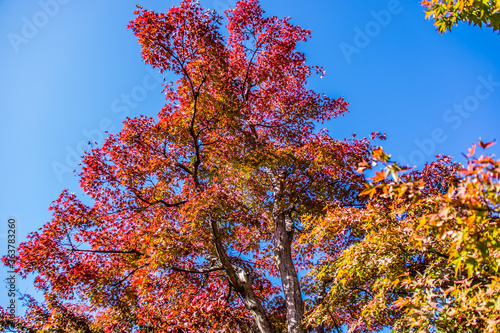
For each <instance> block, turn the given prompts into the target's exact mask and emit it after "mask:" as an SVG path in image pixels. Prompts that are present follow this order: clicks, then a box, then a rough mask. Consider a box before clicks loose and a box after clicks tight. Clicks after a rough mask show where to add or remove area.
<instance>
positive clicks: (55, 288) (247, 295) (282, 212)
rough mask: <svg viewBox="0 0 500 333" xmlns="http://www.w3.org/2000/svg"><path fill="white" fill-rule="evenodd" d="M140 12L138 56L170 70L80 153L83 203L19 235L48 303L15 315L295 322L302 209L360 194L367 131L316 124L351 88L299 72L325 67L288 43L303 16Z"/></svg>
mask: <svg viewBox="0 0 500 333" xmlns="http://www.w3.org/2000/svg"><path fill="white" fill-rule="evenodd" d="M136 15H137V17H136V19H135V20H133V21H132V22H131V23H130V25H129V27H130V28H131V29H132V30H133V32H134V34H135V36H137V38H138V40H139V43H140V44H141V46H142V55H143V59H144V61H145V62H146V63H148V64H150V65H151V66H153V67H154V68H156V69H157V70H159V71H160V72H161V73H164V72H167V71H168V72H172V73H174V74H175V75H177V77H178V80H177V81H176V82H172V83H169V84H166V85H165V90H164V92H165V95H166V104H165V106H164V107H163V108H162V109H161V110H160V111H159V113H158V116H157V118H155V119H153V118H149V117H138V118H135V119H127V120H126V121H125V126H124V128H123V130H122V131H121V132H120V133H118V134H116V135H112V136H110V137H109V138H108V139H107V140H106V142H105V143H104V145H103V146H102V147H100V148H95V149H92V150H91V151H89V152H88V153H86V155H85V157H84V160H83V169H82V172H81V173H80V177H81V187H82V188H83V190H84V191H85V193H86V194H88V195H89V196H90V199H91V203H90V204H84V202H82V201H80V200H79V199H78V198H77V197H76V196H75V195H74V194H71V193H69V192H68V191H64V192H63V193H62V194H61V195H60V197H59V198H58V199H57V200H56V201H55V202H54V203H53V204H52V206H51V207H50V209H51V210H52V211H53V218H52V220H51V221H50V222H48V223H47V224H45V226H44V227H43V228H42V230H41V231H40V232H35V233H32V234H30V236H29V241H27V242H24V243H22V244H21V245H20V248H19V256H18V257H17V258H15V260H14V261H13V262H10V264H14V265H15V266H16V267H17V271H18V272H20V273H21V274H23V275H24V276H26V275H27V274H29V273H33V272H35V273H36V274H37V277H36V279H35V283H36V286H37V287H38V288H40V289H42V290H44V291H45V293H46V295H47V297H48V299H50V300H52V301H51V302H50V304H51V305H50V307H49V308H52V309H55V310H54V311H45V310H43V309H45V308H43V307H42V308H40V307H37V306H34V309H35V310H36V309H38V310H37V311H32V312H30V313H32V314H33V313H35V314H38V315H32V316H31V317H28V318H25V320H24V321H22V324H23V325H29V323H30V321H31V322H34V321H36V320H37V319H36V318H45V319H44V320H43V322H44V323H45V324H40V323H38V325H39V326H40V325H42V328H43V329H46V330H49V331H50V330H51V329H52V328H54V327H56V328H57V327H61V323H60V320H59V321H58V320H55V318H53V317H54V316H56V317H57V318H59V319H61V314H65V313H72V314H73V315H72V316H67V315H65V316H66V317H71V318H76V319H75V320H76V321H77V322H78V323H80V322H81V321H83V323H81V326H78V327H84V329H87V328H89V329H91V330H92V331H100V330H102V331H106V332H130V331H134V330H147V329H150V328H154V329H156V330H157V331H165V332H200V331H206V332H208V331H210V332H235V331H236V332H249V331H255V330H258V331H259V332H274V331H283V330H285V331H287V332H290V333H292V332H304V331H305V328H304V326H303V325H302V321H303V316H304V312H305V311H306V310H307V309H308V308H307V307H308V306H309V305H308V303H307V304H306V303H305V302H304V292H305V291H304V290H303V288H302V285H301V283H300V281H299V278H298V274H297V272H298V271H299V270H303V269H307V268H308V267H309V264H310V263H311V261H312V260H313V259H314V256H315V253H316V252H318V251H321V247H320V246H318V247H310V248H309V250H311V251H310V252H307V251H305V249H301V248H300V244H299V243H297V242H296V238H297V237H296V235H297V234H300V233H301V232H303V229H302V222H303V220H304V217H305V216H308V217H309V216H321V215H323V214H324V213H325V208H326V207H327V206H329V205H333V204H335V205H337V206H352V205H356V204H357V195H358V192H359V190H360V189H361V188H362V186H361V184H362V183H363V176H362V175H361V174H358V173H356V165H357V164H358V163H359V162H361V161H362V160H364V159H367V158H368V152H369V151H370V149H371V146H370V143H369V140H367V139H355V138H352V139H350V140H344V141H338V140H334V139H333V138H332V137H331V136H330V135H329V134H328V133H327V131H326V130H319V131H317V130H316V125H317V124H318V122H323V121H326V120H329V119H330V118H332V117H337V116H339V115H343V114H344V113H345V112H346V110H347V106H348V103H347V102H345V101H344V99H343V98H336V99H332V98H329V97H327V96H325V95H324V94H319V93H316V92H314V91H312V90H310V89H308V88H307V87H306V84H307V79H308V78H309V77H310V76H311V75H312V74H313V73H322V69H321V68H320V67H317V66H309V65H306V63H305V56H304V54H302V53H300V52H298V51H296V45H297V43H298V42H301V41H306V40H307V39H308V38H309V36H310V32H309V31H307V30H304V29H302V28H300V27H298V26H296V25H293V24H291V23H290V20H289V18H285V19H278V18H276V17H265V16H264V15H263V11H262V9H261V8H260V7H259V4H258V2H257V1H256V0H241V1H239V2H238V3H237V6H236V8H235V9H234V10H230V11H228V12H227V19H228V25H227V33H228V35H227V37H224V36H223V35H222V33H221V30H222V29H221V17H220V16H218V15H217V14H216V13H215V12H213V11H210V10H205V9H203V8H201V7H200V6H199V4H198V3H197V2H195V1H189V0H184V1H182V3H181V4H180V6H179V7H172V8H171V9H170V10H169V11H168V13H155V12H152V11H148V10H144V9H142V8H140V7H139V8H138V10H137V11H136ZM272 277H279V278H280V279H281V286H278V285H275V284H274V283H273V279H272ZM66 300H69V301H70V303H65V301H66ZM76 304H82V306H81V307H78V306H77V305H76ZM83 304H84V305H85V306H83ZM40 309H41V310H40ZM40 313H42V314H44V313H47V315H46V316H45V315H40ZM53 323H56V324H57V325H59V326H54V325H56V324H53ZM44 325H45V326H44ZM51 325H52V326H51ZM72 327H73V326H72ZM318 329H319V328H318Z"/></svg>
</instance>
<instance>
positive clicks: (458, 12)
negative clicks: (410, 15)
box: [421, 0, 500, 33]
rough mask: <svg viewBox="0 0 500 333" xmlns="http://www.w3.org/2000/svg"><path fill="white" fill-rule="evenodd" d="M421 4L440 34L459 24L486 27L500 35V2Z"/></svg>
mask: <svg viewBox="0 0 500 333" xmlns="http://www.w3.org/2000/svg"><path fill="white" fill-rule="evenodd" d="M421 4H422V6H424V7H425V8H426V9H425V14H426V18H427V19H429V18H432V19H434V25H435V26H436V28H437V30H438V31H439V32H440V33H444V32H446V31H451V28H452V27H454V26H456V25H457V24H458V23H459V22H467V23H469V25H470V24H473V25H478V26H479V27H482V26H483V25H485V26H487V27H490V28H493V31H496V32H499V33H500V1H499V0H424V1H422V2H421Z"/></svg>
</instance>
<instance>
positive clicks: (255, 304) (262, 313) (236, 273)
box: [209, 217, 274, 333]
mask: <svg viewBox="0 0 500 333" xmlns="http://www.w3.org/2000/svg"><path fill="white" fill-rule="evenodd" d="M209 220H210V226H211V228H212V240H213V242H214V245H215V250H216V251H217V256H218V257H219V260H220V262H221V264H222V266H223V267H224V269H225V271H226V274H227V277H228V279H229V282H230V283H231V285H232V286H233V288H234V290H235V291H236V292H237V293H238V294H239V295H240V296H241V298H243V301H244V303H245V306H246V308H247V309H248V310H249V311H250V313H251V314H252V316H253V318H254V320H255V324H256V325H257V327H258V329H259V332H260V333H274V329H273V327H272V326H271V323H270V322H269V319H268V318H267V314H266V310H265V309H264V307H263V306H262V303H261V302H260V300H259V299H258V298H257V296H256V295H255V293H254V291H253V286H252V284H253V281H252V277H251V276H250V274H249V273H248V272H247V271H246V270H245V269H243V268H241V267H239V266H236V265H233V264H232V263H231V261H230V260H229V257H228V256H227V253H226V250H225V249H224V246H223V245H222V242H221V240H220V235H219V231H218V227H217V222H216V221H215V220H214V219H213V218H212V217H210V218H209Z"/></svg>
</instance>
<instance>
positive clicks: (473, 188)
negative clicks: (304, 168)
mask: <svg viewBox="0 0 500 333" xmlns="http://www.w3.org/2000/svg"><path fill="white" fill-rule="evenodd" d="M491 144H492V143H483V142H480V143H479V146H480V147H482V148H487V147H488V146H490V145H491ZM475 148H476V146H474V147H473V148H472V149H471V150H470V152H469V155H468V156H467V159H468V163H467V166H466V167H465V168H464V167H462V166H461V165H460V164H458V163H454V162H452V161H451V159H450V158H449V157H445V156H442V157H440V158H439V159H438V160H437V161H436V162H432V163H429V164H427V165H426V167H425V168H424V169H423V170H422V171H411V172H404V170H402V168H401V167H399V166H398V165H397V164H396V163H393V162H390V161H389V156H388V155H386V154H385V153H384V152H383V151H382V150H376V151H374V154H373V159H372V163H364V164H363V165H362V166H361V169H364V168H372V165H373V164H375V163H373V162H376V163H378V164H379V165H382V168H381V170H380V171H376V175H375V176H374V177H373V178H372V182H370V183H369V184H367V187H366V189H365V191H364V192H363V195H366V196H370V197H371V200H370V202H369V203H368V204H367V205H364V206H363V207H360V208H348V209H347V208H336V207H334V208H332V209H330V210H329V213H328V215H327V216H326V217H324V218H319V219H317V220H315V223H313V224H310V226H309V228H310V229H312V230H311V232H313V233H317V234H319V235H320V237H321V238H322V239H325V240H329V241H332V240H334V239H338V240H342V241H345V239H348V240H349V241H350V246H349V247H348V248H347V249H346V250H344V251H341V252H340V254H339V251H338V250H337V251H334V252H332V253H333V254H334V256H326V257H324V258H323V259H322V263H321V265H318V266H317V267H316V268H315V269H314V270H312V271H311V272H310V275H311V276H312V277H313V278H314V279H315V281H314V286H316V288H317V285H319V284H322V285H325V286H326V289H327V290H328V293H327V294H326V295H325V301H324V302H323V303H322V305H321V306H318V307H316V308H315V309H314V310H313V311H312V312H311V314H310V315H309V318H308V321H309V322H314V321H322V322H330V323H332V324H334V325H341V324H347V325H348V327H349V331H350V332H372V331H376V330H379V329H381V328H382V327H385V326H391V327H393V330H394V331H396V332H498V330H499V327H500V306H499V304H500V280H499V264H500V251H499V250H500V245H499V244H500V243H499V241H500V239H499V230H500V229H499V227H500V220H499V212H500V205H499V204H500V183H499V180H500V179H499V176H500V160H494V159H493V158H491V157H490V156H487V155H486V156H485V155H481V156H479V157H476V156H474V153H475ZM332 243H333V244H336V242H332ZM327 254H328V251H327ZM335 319H336V320H337V322H335Z"/></svg>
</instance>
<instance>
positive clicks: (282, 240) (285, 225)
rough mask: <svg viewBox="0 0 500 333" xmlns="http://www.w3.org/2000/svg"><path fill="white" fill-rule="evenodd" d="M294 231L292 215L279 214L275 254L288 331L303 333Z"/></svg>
mask: <svg viewBox="0 0 500 333" xmlns="http://www.w3.org/2000/svg"><path fill="white" fill-rule="evenodd" d="M293 231H294V225H293V221H292V219H291V217H290V215H289V214H287V213H279V214H278V215H277V216H276V217H275V225H274V253H275V260H276V264H277V266H278V269H279V271H280V276H281V283H282V285H283V292H284V294H285V303H286V325H287V331H288V333H303V332H304V329H303V328H302V318H303V316H304V301H303V300H302V294H301V291H300V284H299V279H298V277H297V272H296V270H295V265H294V264H293V260H292V240H293Z"/></svg>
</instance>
